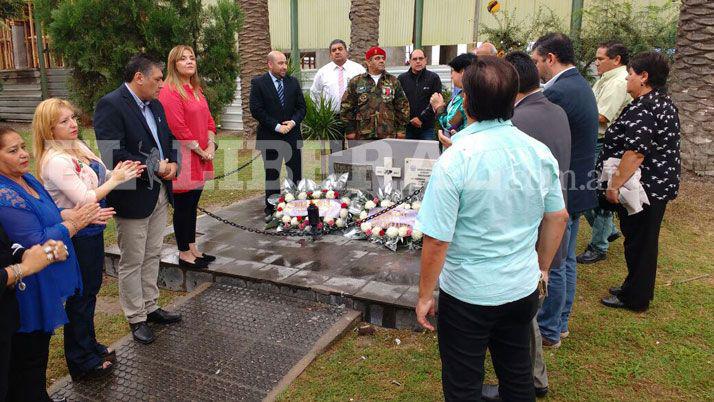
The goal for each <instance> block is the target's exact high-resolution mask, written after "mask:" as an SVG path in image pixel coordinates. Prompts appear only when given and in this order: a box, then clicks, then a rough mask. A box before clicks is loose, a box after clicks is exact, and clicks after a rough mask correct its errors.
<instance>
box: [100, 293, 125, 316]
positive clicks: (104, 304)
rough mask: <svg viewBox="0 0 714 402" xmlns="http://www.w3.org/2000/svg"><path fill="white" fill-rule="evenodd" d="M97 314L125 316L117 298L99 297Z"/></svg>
mask: <svg viewBox="0 0 714 402" xmlns="http://www.w3.org/2000/svg"><path fill="white" fill-rule="evenodd" d="M96 311H97V312H101V313H104V314H108V315H118V314H123V312H122V310H121V305H120V304H119V300H118V299H117V298H116V297H109V296H98V297H97V309H96Z"/></svg>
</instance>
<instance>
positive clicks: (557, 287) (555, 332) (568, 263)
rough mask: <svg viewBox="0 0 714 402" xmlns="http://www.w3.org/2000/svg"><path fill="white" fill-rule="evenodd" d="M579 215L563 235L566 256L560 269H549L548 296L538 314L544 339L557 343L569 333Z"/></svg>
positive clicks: (574, 215) (573, 295)
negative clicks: (566, 245)
mask: <svg viewBox="0 0 714 402" xmlns="http://www.w3.org/2000/svg"><path fill="white" fill-rule="evenodd" d="M579 225H580V214H579V213H576V214H572V215H571V217H570V221H568V227H567V228H566V229H565V233H564V234H563V241H567V242H568V253H567V256H566V258H565V260H563V263H562V264H560V266H559V267H553V268H552V269H551V270H550V275H549V279H548V297H546V298H545V300H544V301H543V306H542V307H541V308H540V311H539V312H538V324H539V326H540V333H541V336H542V337H543V338H546V339H548V340H549V341H551V342H558V341H559V340H560V334H561V333H563V332H566V331H568V319H569V318H570V310H571V309H572V308H573V300H575V282H576V279H577V266H576V263H575V248H576V246H577V241H578V228H579Z"/></svg>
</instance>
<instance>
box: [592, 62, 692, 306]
mask: <svg viewBox="0 0 714 402" xmlns="http://www.w3.org/2000/svg"><path fill="white" fill-rule="evenodd" d="M628 72H629V75H628V77H627V92H628V93H629V94H630V95H631V96H632V98H633V99H634V100H633V101H632V103H630V104H629V105H627V106H626V107H625V109H623V111H622V113H621V114H620V116H619V117H618V118H617V120H615V121H614V122H613V124H612V125H610V127H609V128H608V129H607V132H606V133H605V141H604V144H603V151H602V154H601V155H600V159H599V161H598V171H602V165H603V161H606V160H607V159H608V158H620V159H621V161H620V164H619V166H618V168H617V171H616V172H615V173H614V174H613V176H612V179H611V180H610V181H609V183H608V185H607V190H606V191H605V198H606V199H607V201H609V202H610V203H612V204H619V202H620V199H619V198H620V188H621V187H622V186H623V185H624V184H625V183H626V182H627V181H628V180H629V178H630V177H631V176H632V175H633V174H634V173H635V172H636V171H637V169H638V168H639V169H640V170H641V173H642V179H641V184H642V187H644V190H645V192H646V194H647V198H648V199H649V205H646V204H645V205H643V207H644V209H643V210H642V211H641V212H639V213H636V214H633V215H628V213H627V211H626V210H625V209H624V208H622V207H619V206H618V208H617V211H618V214H619V216H620V226H621V229H622V233H623V234H624V236H625V260H626V261H627V277H626V278H625V280H624V282H623V283H622V285H621V286H619V287H614V288H611V289H610V294H611V295H610V296H609V297H606V298H604V299H602V303H603V304H604V305H606V306H608V307H617V308H626V309H629V310H634V311H644V310H647V309H648V308H649V304H650V301H651V300H652V299H653V297H654V285H655V276H656V274H657V253H658V243H659V230H660V226H661V224H662V218H663V217H664V212H665V208H666V207H667V202H669V201H671V200H673V199H675V198H676V197H677V192H678V191H679V178H680V159H679V143H680V135H679V132H680V129H679V114H678V112H677V108H676V106H674V104H673V103H672V100H671V99H670V98H669V95H667V90H666V88H665V85H666V84H667V76H668V75H669V65H668V63H667V60H666V58H665V57H664V56H663V55H661V54H660V53H657V52H645V53H640V54H638V55H636V56H635V57H633V58H632V59H631V60H630V63H629V64H628Z"/></svg>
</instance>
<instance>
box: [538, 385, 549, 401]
mask: <svg viewBox="0 0 714 402" xmlns="http://www.w3.org/2000/svg"><path fill="white" fill-rule="evenodd" d="M535 392H536V398H545V396H546V395H548V387H543V388H538V387H535Z"/></svg>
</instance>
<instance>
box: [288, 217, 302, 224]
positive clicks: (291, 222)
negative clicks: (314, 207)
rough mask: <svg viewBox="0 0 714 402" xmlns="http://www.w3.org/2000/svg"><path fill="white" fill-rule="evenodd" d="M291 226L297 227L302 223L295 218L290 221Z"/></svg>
mask: <svg viewBox="0 0 714 402" xmlns="http://www.w3.org/2000/svg"><path fill="white" fill-rule="evenodd" d="M290 224H291V225H293V226H297V225H299V224H300V222H298V220H297V217H295V216H294V217H293V219H291V220H290Z"/></svg>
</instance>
